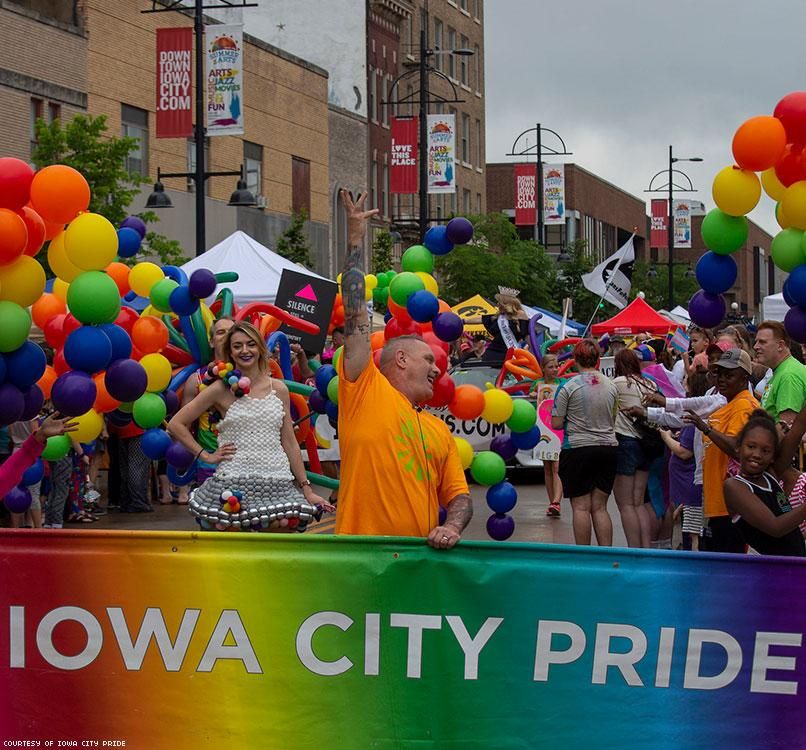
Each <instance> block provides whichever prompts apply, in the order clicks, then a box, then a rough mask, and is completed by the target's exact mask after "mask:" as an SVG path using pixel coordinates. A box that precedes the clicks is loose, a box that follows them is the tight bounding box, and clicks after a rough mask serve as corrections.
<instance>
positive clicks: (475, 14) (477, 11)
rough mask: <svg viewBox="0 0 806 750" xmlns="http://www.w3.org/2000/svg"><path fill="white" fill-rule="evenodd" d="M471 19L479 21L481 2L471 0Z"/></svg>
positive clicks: (479, 0)
mask: <svg viewBox="0 0 806 750" xmlns="http://www.w3.org/2000/svg"><path fill="white" fill-rule="evenodd" d="M473 18H476V19H481V0H473Z"/></svg>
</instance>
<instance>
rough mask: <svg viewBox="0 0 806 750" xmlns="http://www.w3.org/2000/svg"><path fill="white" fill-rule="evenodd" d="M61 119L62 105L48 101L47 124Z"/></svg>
mask: <svg viewBox="0 0 806 750" xmlns="http://www.w3.org/2000/svg"><path fill="white" fill-rule="evenodd" d="M61 119H62V105H61V104H54V103H53V102H48V124H50V123H51V122H56V120H61Z"/></svg>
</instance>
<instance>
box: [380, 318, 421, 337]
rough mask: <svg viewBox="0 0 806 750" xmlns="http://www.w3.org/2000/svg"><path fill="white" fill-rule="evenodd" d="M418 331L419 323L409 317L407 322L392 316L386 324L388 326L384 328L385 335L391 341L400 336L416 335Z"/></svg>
mask: <svg viewBox="0 0 806 750" xmlns="http://www.w3.org/2000/svg"><path fill="white" fill-rule="evenodd" d="M417 332H418V331H417V324H416V323H415V322H414V321H413V320H411V319H409V320H408V322H407V321H404V320H398V319H397V318H391V319H390V320H389V322H388V323H387V324H386V328H384V329H383V336H384V338H385V339H386V340H387V341H389V340H390V339H395V338H397V337H398V336H414V335H415V334H417Z"/></svg>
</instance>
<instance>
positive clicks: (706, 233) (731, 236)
mask: <svg viewBox="0 0 806 750" xmlns="http://www.w3.org/2000/svg"><path fill="white" fill-rule="evenodd" d="M700 231H701V233H702V241H703V242H704V243H705V245H706V247H707V248H708V249H709V250H713V251H714V252H715V253H717V254H719V255H730V254H731V253H735V252H736V251H737V250H738V249H739V248H740V247H741V246H742V245H744V243H745V242H747V233H748V225H747V219H745V218H744V216H728V214H726V213H724V212H722V211H720V210H719V209H718V208H715V209H713V210H712V211H709V212H708V214H707V215H706V217H705V218H704V219H703V220H702V229H701V230H700Z"/></svg>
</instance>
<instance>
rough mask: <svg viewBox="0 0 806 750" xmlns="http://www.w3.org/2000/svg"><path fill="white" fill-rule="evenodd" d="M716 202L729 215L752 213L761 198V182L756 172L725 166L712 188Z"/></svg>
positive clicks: (715, 178)
mask: <svg viewBox="0 0 806 750" xmlns="http://www.w3.org/2000/svg"><path fill="white" fill-rule="evenodd" d="M711 192H712V195H713V197H714V203H716V205H717V206H718V207H719V209H720V210H721V211H723V212H724V213H726V214H728V215H729V216H744V215H745V214H747V213H750V211H752V210H753V209H754V208H755V207H756V205H757V204H758V201H759V198H761V183H760V182H759V180H758V177H756V173H755V172H751V171H750V170H748V169H740V168H739V167H725V168H724V169H723V170H721V171H720V172H719V173H718V174H717V176H716V177H714V184H713V187H712V189H711Z"/></svg>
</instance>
